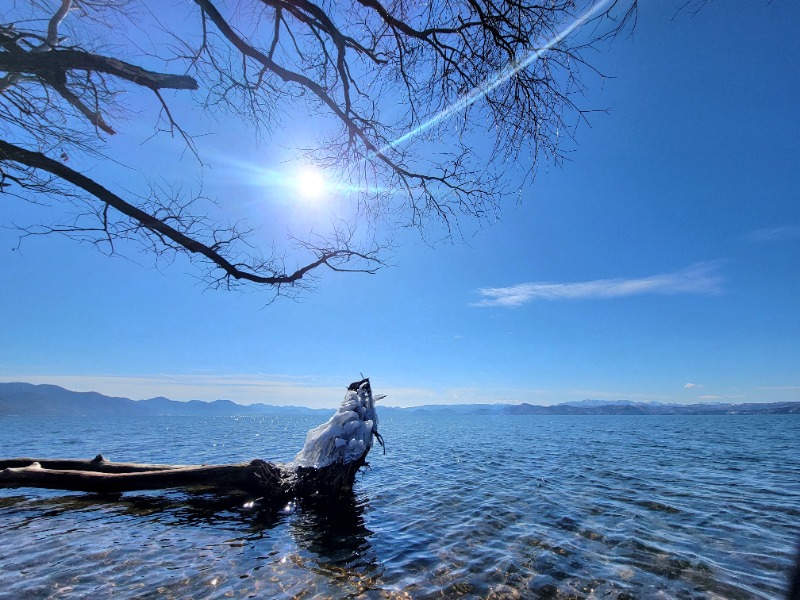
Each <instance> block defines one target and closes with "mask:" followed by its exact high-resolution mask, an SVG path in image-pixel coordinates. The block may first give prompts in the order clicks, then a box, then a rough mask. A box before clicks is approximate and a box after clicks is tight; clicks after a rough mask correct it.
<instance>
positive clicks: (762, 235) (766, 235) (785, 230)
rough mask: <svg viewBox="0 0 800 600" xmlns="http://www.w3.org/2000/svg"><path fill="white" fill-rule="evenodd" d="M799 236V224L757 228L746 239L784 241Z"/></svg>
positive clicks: (752, 240)
mask: <svg viewBox="0 0 800 600" xmlns="http://www.w3.org/2000/svg"><path fill="white" fill-rule="evenodd" d="M797 237H800V226H798V225H784V226H783V227H768V228H765V229H756V230H755V231H751V232H750V233H748V234H746V235H745V236H744V238H745V239H746V240H749V241H751V242H782V241H784V240H789V239H792V238H797Z"/></svg>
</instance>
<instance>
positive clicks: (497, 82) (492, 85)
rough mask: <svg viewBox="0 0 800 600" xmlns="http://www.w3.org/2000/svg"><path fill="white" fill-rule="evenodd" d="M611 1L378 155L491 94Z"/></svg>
mask: <svg viewBox="0 0 800 600" xmlns="http://www.w3.org/2000/svg"><path fill="white" fill-rule="evenodd" d="M611 1H612V0H601V1H600V2H597V3H596V4H592V6H591V7H590V8H588V9H587V10H586V11H585V12H584V13H583V14H582V15H581V16H579V17H578V18H577V19H576V20H575V21H573V22H572V23H571V24H570V25H569V26H568V27H566V28H564V30H562V31H561V32H560V33H559V34H557V35H556V36H554V37H553V38H551V39H550V40H548V41H547V43H546V44H545V45H544V46H542V47H540V48H537V49H536V50H534V51H533V52H531V53H530V54H529V55H528V56H527V57H525V59H523V60H521V61H518V62H515V63H512V64H509V65H508V66H507V67H506V68H504V69H503V70H502V71H500V72H498V73H497V74H496V75H495V76H494V77H492V78H491V79H489V80H487V81H485V82H484V83H482V84H481V85H479V86H478V87H475V88H473V89H472V90H471V91H470V92H468V93H467V94H465V95H464V96H462V97H461V98H460V99H459V100H458V101H456V102H454V103H453V104H451V105H450V106H448V107H447V108H445V109H444V110H442V111H441V112H439V113H438V114H436V115H434V116H433V117H431V118H430V119H428V120H427V121H425V122H424V123H422V124H421V125H419V126H418V127H416V128H415V129H413V130H411V131H409V132H408V133H406V134H404V135H402V136H401V137H399V138H397V139H396V140H395V141H393V142H390V143H388V144H386V145H385V146H384V147H383V148H381V149H380V150H379V152H380V154H385V153H386V151H387V150H389V149H390V148H395V147H396V146H399V145H400V144H402V143H404V142H407V141H408V140H410V139H411V138H413V137H415V136H417V135H419V134H420V133H422V132H423V131H425V130H426V129H428V128H430V127H433V126H434V125H438V124H439V123H441V122H442V121H444V120H445V119H448V118H450V117H451V116H452V115H453V114H454V113H457V112H461V111H463V110H464V109H466V108H467V107H469V106H470V105H472V104H474V103H475V102H476V101H477V100H479V99H480V98H482V97H483V96H485V95H486V94H488V93H489V92H491V91H492V90H494V89H496V88H498V87H499V86H501V85H502V84H504V83H505V82H506V81H508V80H509V79H511V78H512V77H514V75H516V74H517V73H519V72H520V71H522V70H523V69H527V68H528V67H529V66H530V65H532V64H533V63H534V62H536V61H537V60H539V59H540V58H541V57H542V56H544V55H545V54H546V53H547V52H548V51H549V50H550V49H552V48H553V47H554V46H555V45H556V44H558V43H560V42H561V41H562V40H563V39H565V38H566V37H567V36H569V35H570V34H571V33H572V32H573V31H575V30H576V29H578V28H579V27H580V26H581V25H583V24H585V23H586V22H587V21H589V20H590V19H591V18H592V17H594V16H595V15H596V14H597V13H598V12H600V11H601V10H603V9H604V8H605V7H606V6H608V4H609V3H610V2H611Z"/></svg>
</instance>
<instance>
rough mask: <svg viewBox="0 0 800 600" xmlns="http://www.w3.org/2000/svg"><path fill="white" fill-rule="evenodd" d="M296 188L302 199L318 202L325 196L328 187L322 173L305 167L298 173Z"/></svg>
mask: <svg viewBox="0 0 800 600" xmlns="http://www.w3.org/2000/svg"><path fill="white" fill-rule="evenodd" d="M295 188H296V189H297V193H298V194H299V195H300V197H301V198H303V199H305V200H317V199H319V198H322V196H323V195H325V192H326V190H327V188H328V185H327V182H326V181H325V176H324V175H323V174H322V173H321V172H320V171H318V170H317V169H314V168H313V167H304V168H303V169H300V170H299V171H298V172H297V178H296V179H295Z"/></svg>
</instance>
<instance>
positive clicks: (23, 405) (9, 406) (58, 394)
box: [0, 383, 332, 416]
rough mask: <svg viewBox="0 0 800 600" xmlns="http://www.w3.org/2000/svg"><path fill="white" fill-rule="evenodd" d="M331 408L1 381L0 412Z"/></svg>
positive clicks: (303, 411) (298, 411) (300, 411)
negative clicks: (145, 396) (142, 396)
mask: <svg viewBox="0 0 800 600" xmlns="http://www.w3.org/2000/svg"><path fill="white" fill-rule="evenodd" d="M331 411H332V409H314V408H307V407H305V406H270V405H268V404H249V405H243V404H236V403H235V402H231V401H230V400H214V401H213V402H203V401H201V400H190V401H189V402H178V401H175V400H169V399H168V398H163V397H158V398H150V399H149V400H131V399H129V398H117V397H112V396H104V395H103V394H98V393H97V392H73V391H70V390H65V389H64V388H62V387H59V386H57V385H34V384H31V383H0V416H2V415H42V416H83V415H101V416H117V415H118V416H129V415H144V416H148V415H153V416H154V415H219V416H229V415H266V414H270V415H280V414H295V415H313V414H327V413H330V412H331Z"/></svg>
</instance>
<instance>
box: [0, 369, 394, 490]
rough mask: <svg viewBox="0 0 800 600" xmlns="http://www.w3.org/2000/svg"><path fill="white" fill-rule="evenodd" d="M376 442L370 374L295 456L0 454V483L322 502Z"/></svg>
mask: <svg viewBox="0 0 800 600" xmlns="http://www.w3.org/2000/svg"><path fill="white" fill-rule="evenodd" d="M373 437H375V438H376V439H377V440H378V441H379V442H380V443H381V444H383V440H382V439H381V437H380V434H379V433H378V418H377V414H376V412H375V399H374V398H373V396H372V389H371V388H370V383H369V379H363V380H361V381H357V382H355V383H352V384H350V386H349V387H348V390H347V394H346V395H345V398H344V400H343V402H342V404H341V406H340V407H339V409H338V410H337V411H336V413H335V414H334V415H333V416H332V417H331V418H330V420H328V422H327V423H324V424H323V425H320V426H319V427H317V428H315V429H312V430H311V431H309V432H308V435H307V436H306V443H305V445H304V447H303V449H302V450H301V451H300V452H299V453H298V454H297V456H296V457H295V459H294V461H293V462H291V463H288V464H274V463H269V462H266V461H263V460H260V459H256V460H253V461H251V462H249V463H240V464H227V465H193V466H189V465H144V464H134V463H114V462H110V461H107V460H106V459H105V458H104V457H103V456H102V455H101V454H98V455H97V456H96V457H95V458H94V459H93V460H63V459H32V458H15V459H6V460H3V459H0V488H18V487H36V488H48V489H57V490H71V491H81V492H93V493H100V494H113V493H121V492H131V491H139V490H159V489H168V488H196V487H203V488H214V489H217V490H242V491H245V492H247V493H250V494H253V495H255V496H259V497H261V498H262V499H264V500H274V501H276V502H283V501H285V500H286V499H288V498H301V499H312V498H313V499H325V498H334V497H338V496H341V495H343V494H347V493H350V492H351V491H352V488H353V483H354V481H355V476H356V473H357V471H358V469H359V468H361V467H362V466H364V465H365V464H366V458H367V454H368V453H369V451H370V448H371V447H372V438H373Z"/></svg>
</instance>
